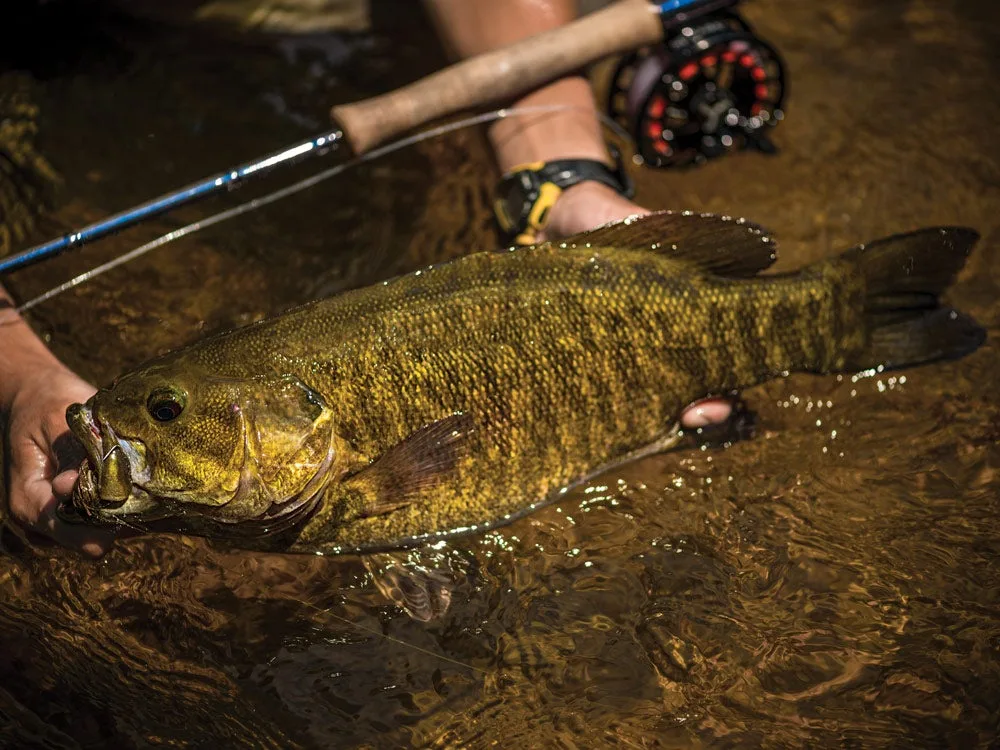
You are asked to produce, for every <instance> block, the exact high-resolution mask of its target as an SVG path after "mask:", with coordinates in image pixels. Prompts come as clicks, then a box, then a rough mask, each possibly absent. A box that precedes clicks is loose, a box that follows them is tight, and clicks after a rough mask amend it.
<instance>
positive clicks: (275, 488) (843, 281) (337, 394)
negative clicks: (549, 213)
mask: <svg viewBox="0 0 1000 750" xmlns="http://www.w3.org/2000/svg"><path fill="white" fill-rule="evenodd" d="M977 239H978V235H977V234H976V232H975V231H973V230H971V229H965V228H960V227H945V228H931V229H924V230H919V231H916V232H913V233H910V234H905V235H898V236H894V237H889V238H886V239H883V240H879V241H877V242H874V243H871V244H869V245H866V246H858V247H855V248H853V249H851V250H848V251H846V252H845V253H843V254H841V255H840V256H837V257H834V258H831V259H828V260H823V261H820V262H817V263H814V264H812V265H809V266H806V267H805V268H803V269H801V270H799V271H796V272H792V273H784V274H771V275H759V274H760V272H761V271H763V270H765V269H767V268H768V267H769V266H770V265H771V264H772V263H773V261H774V260H775V253H774V243H773V242H771V240H770V239H769V238H768V236H767V235H766V234H765V233H764V231H763V230H762V229H760V228H759V227H756V226H754V225H752V224H749V223H746V222H743V221H737V220H731V219H728V218H725V217H716V216H708V215H695V214H690V213H671V212H663V213H659V214H653V215H650V216H647V217H643V218H638V219H631V220H626V221H625V222H621V223H618V224H613V225H609V226H607V227H602V228H600V229H597V230H594V231H593V232H588V233H586V234H583V235H579V236H577V237H575V238H572V239H569V240H567V241H565V242H560V243H545V244H541V245H536V246H532V247H527V248H517V249H511V250H507V251H497V252H485V253H477V254H474V255H469V256H466V257H464V258H460V259H458V260H455V261H452V262H450V263H447V264H443V265H440V266H435V267H431V268H428V269H425V270H423V271H418V272H415V273H413V274H409V275H407V276H403V277H399V278H396V279H393V280H390V281H386V282H383V283H381V284H376V285H374V286H371V287H368V288H364V289H359V290H355V291H352V292H348V293H346V294H343V295H340V296H338V297H334V298H330V299H325V300H321V301H318V302H314V303H311V304H308V305H305V306H303V307H300V308H297V309H294V310H292V311H290V312H287V313H284V314H282V315H279V316H277V317H274V318H271V319H268V320H264V321H261V322H259V323H256V324H252V325H249V326H246V327H244V328H240V329H237V330H235V331H231V332H229V333H225V334H222V335H219V336H215V337H212V338H208V339H205V340H203V341H201V342H198V343H196V344H194V345H192V346H189V347H187V348H185V349H181V350H178V351H176V352H173V353H171V354H167V355H165V356H163V357H161V358H158V359H156V360H153V361H151V362H149V363H147V364H145V365H143V366H141V367H139V368H137V369H135V370H133V371H132V372H129V373H127V374H125V375H122V376H121V377H119V378H117V379H116V380H115V381H114V382H113V383H112V384H111V385H109V386H108V387H106V388H103V389H101V390H100V391H99V392H98V393H97V394H95V395H94V396H93V397H92V398H91V399H90V400H89V401H88V402H87V404H76V405H74V406H72V407H70V409H69V410H68V412H67V419H68V422H69V424H70V427H71V429H72V431H73V432H74V434H75V435H76V436H77V437H78V438H79V439H80V440H81V442H82V443H83V444H84V446H85V447H86V449H87V455H88V458H87V460H86V461H85V462H84V464H83V466H82V467H81V473H80V479H79V481H78V483H77V485H76V488H75V490H74V493H73V497H72V499H71V501H69V502H68V503H66V504H64V505H63V506H62V507H61V509H60V514H61V516H62V517H63V518H64V519H66V520H69V521H73V522H78V523H94V524H99V525H112V526H128V527H132V528H137V529H140V530H169V531H178V532H184V533H193V534H199V535H205V536H211V537H220V538H229V539H231V540H234V541H235V542H236V543H237V544H239V545H243V546H247V547H259V546H266V545H272V544H273V545H274V546H276V547H278V548H280V549H287V550H289V551H292V552H323V553H327V554H337V553H366V552H372V551H379V550H386V549H393V548H397V547H403V546H409V545H414V544H418V543H421V542H427V541H435V540H438V539H442V538H447V537H450V536H454V535H458V534H462V533H467V532H469V531H474V530H483V529H486V528H490V527H494V526H497V525H501V524H504V523H506V522H509V521H510V520H512V519H514V518H517V517H520V516H522V515H524V514H525V513H527V512H530V511H531V510H532V509H533V508H535V507H537V506H538V505H539V504H541V503H543V502H545V501H546V500H550V499H552V498H554V497H558V496H559V495H560V493H562V492H565V490H566V488H568V487H570V486H572V485H574V484H576V483H579V482H581V481H584V480H586V479H587V478H589V477H591V476H593V475H595V474H596V473H599V472H601V471H603V470H605V469H607V468H609V467H611V466H614V465H616V464H618V463H620V462H623V461H626V460H630V459H634V458H636V457H637V456H641V455H648V454H649V453H652V452H656V451H660V450H666V449H667V448H669V447H671V445H673V444H674V442H675V441H676V436H677V434H678V431H677V427H676V424H677V421H678V418H679V415H680V413H681V411H682V409H683V408H684V407H685V406H686V405H688V404H690V403H691V402H693V401H696V400H697V399H699V398H702V397H705V396H707V395H711V394H726V393H729V392H732V391H736V390H740V389H743V388H747V387H750V386H753V385H756V384H759V383H762V382H764V381H766V380H768V379H771V378H775V377H780V376H782V375H784V374H787V373H788V372H792V371H807V372H815V373H831V372H836V371H857V370H861V369H867V368H870V367H876V366H883V367H886V368H896V367H904V366H911V365H918V364H922V363H927V362H932V361H935V360H941V359H949V358H956V357H960V356H963V355H965V354H968V353H969V352H972V351H974V350H975V349H976V348H977V347H978V346H979V345H980V344H981V343H982V342H983V340H984V338H985V333H984V331H983V330H982V329H981V328H980V327H979V326H978V325H977V324H976V323H975V322H974V321H972V320H971V319H970V318H968V317H966V316H964V315H963V314H961V313H959V312H957V311H955V310H952V309H950V308H947V307H944V306H942V305H941V304H940V302H939V296H940V294H941V293H942V292H943V291H944V290H945V288H946V287H947V286H948V285H949V284H950V283H951V282H952V281H953V280H954V277H955V275H956V274H957V273H958V271H959V270H960V269H961V267H962V265H963V264H964V262H965V258H966V256H967V255H968V253H969V252H970V251H971V248H972V247H973V245H974V244H975V242H976V241H977Z"/></svg>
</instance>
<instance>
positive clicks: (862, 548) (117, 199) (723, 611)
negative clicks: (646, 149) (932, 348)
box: [0, 0, 1000, 748]
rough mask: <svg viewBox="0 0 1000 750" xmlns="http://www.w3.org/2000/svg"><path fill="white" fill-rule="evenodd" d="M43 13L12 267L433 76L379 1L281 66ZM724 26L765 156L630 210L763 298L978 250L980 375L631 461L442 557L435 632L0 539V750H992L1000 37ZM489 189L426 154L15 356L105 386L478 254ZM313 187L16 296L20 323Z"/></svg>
mask: <svg viewBox="0 0 1000 750" xmlns="http://www.w3.org/2000/svg"><path fill="white" fill-rule="evenodd" d="M70 5H74V6H75V8H76V10H71V9H67V6H70ZM42 7H43V9H46V8H47V10H45V12H44V13H43V14H42V15H41V16H40V17H38V18H36V19H35V22H34V23H33V24H29V25H28V26H27V27H25V28H19V31H18V34H19V36H18V42H19V43H18V44H17V45H15V51H16V53H17V54H14V55H9V56H10V57H13V58H14V62H15V63H16V64H17V65H18V66H19V67H20V68H22V69H26V70H28V71H29V72H31V73H32V75H34V76H35V77H36V78H37V80H38V81H39V86H40V92H39V97H40V104H41V106H42V111H43V113H44V115H43V128H42V133H41V137H40V142H39V144H40V147H41V149H42V150H43V152H44V153H46V155H47V156H48V157H49V158H50V160H51V161H52V162H53V163H54V164H55V165H56V167H57V168H58V169H59V171H60V172H61V173H62V174H63V175H64V176H65V178H66V185H65V188H64V191H63V198H62V203H61V205H60V208H59V209H58V210H57V211H56V212H55V213H54V214H53V216H52V217H50V219H49V220H48V221H47V223H46V225H45V226H44V227H42V229H40V231H39V233H38V235H37V237H36V239H45V238H46V237H47V235H50V234H53V233H54V232H56V231H59V230H64V229H69V228H73V227H75V226H77V225H80V224H83V223H86V222H88V221H92V220H95V219H98V218H101V217H102V216H104V215H106V214H107V213H109V212H111V211H114V210H118V209H121V208H123V207H126V206H129V205H132V204H134V203H136V202H138V201H140V200H144V199H146V198H149V197H152V196H154V195H157V194H159V193H161V192H163V191H166V190H168V189H171V188H174V187H177V186H178V185H181V184H184V183H186V182H189V181H192V180H194V179H196V178H200V177H203V176H205V175H207V174H209V173H212V172H214V171H218V170H221V169H224V168H226V167H228V166H231V165H232V164H236V163H239V162H241V161H244V160H246V159H248V158H250V157H252V156H254V155H260V154H264V153H267V152H269V151H271V150H274V149H275V148H277V147H279V146H280V145H282V144H286V143H293V142H295V141H297V140H299V139H301V138H303V137H305V136H307V135H309V134H311V133H312V132H314V131H318V130H320V129H321V128H322V127H323V125H324V123H325V120H324V118H325V116H326V115H325V113H326V109H327V107H328V106H329V105H330V104H333V103H337V102H344V101H351V100H355V99H359V98H362V97H365V96H369V95H372V94H375V93H380V92H382V91H386V90H389V89H391V88H393V87H395V86H398V85H400V84H403V83H406V82H408V81H411V80H414V79H416V78H418V77H420V76H421V75H424V74H426V73H429V72H431V71H433V70H435V69H437V68H438V67H440V66H441V65H443V64H444V62H445V58H444V55H443V53H442V52H441V50H440V49H439V46H438V43H437V41H436V39H435V37H434V36H433V34H432V32H431V30H430V28H429V26H428V25H427V23H426V21H425V20H424V19H423V18H422V17H421V16H420V14H419V12H418V11H417V10H415V4H414V3H410V2H408V1H405V0H398V1H397V2H377V3H375V6H374V16H373V23H372V30H371V31H370V32H368V33H364V34H356V35H345V36H339V37H310V38H276V39H261V38H250V37H239V36H230V35H219V34H216V33H214V32H211V33H210V32H209V31H207V30H206V29H204V28H201V27H197V26H186V25H182V26H178V27H173V26H169V25H164V24H162V23H161V24H154V23H151V22H149V21H140V20H134V19H127V18H124V17H121V16H117V15H115V14H114V13H111V12H104V11H99V10H97V9H96V8H95V7H91V6H89V5H87V4H79V3H77V4H70V3H62V4H60V3H54V4H47V5H45V6H42ZM743 12H744V15H745V16H746V17H747V18H748V19H749V20H750V21H751V22H752V23H753V24H754V25H755V27H756V28H757V29H758V31H759V32H760V33H761V34H762V35H763V36H764V37H765V38H767V39H768V40H769V41H770V42H771V43H772V44H774V45H775V46H776V47H777V48H778V49H779V50H780V51H781V53H782V54H783V55H784V57H785V60H786V64H787V66H788V68H789V73H790V77H791V86H790V92H791V93H790V98H789V101H788V103H787V118H786V120H785V122H783V123H782V124H781V126H780V127H779V128H777V129H776V131H775V141H776V143H777V145H778V147H779V149H780V150H779V153H778V154H777V155H774V156H765V155H762V154H757V153H747V154H740V155H736V156H732V157H727V158H725V159H721V160H718V161H716V162H713V163H711V164H708V165H706V166H704V167H701V168H698V169H696V170H689V171H684V172H668V171H654V170H649V169H645V168H642V169H639V168H636V169H635V170H633V172H634V176H635V178H636V181H637V184H638V200H639V201H640V202H642V203H643V204H645V205H647V206H650V207H662V208H678V209H679V208H687V209H695V210H700V211H715V212H722V213H729V214H738V215H744V216H747V217H748V218H751V219H752V220H754V221H757V222H759V223H761V224H763V225H765V226H766V227H768V228H769V229H770V230H771V231H772V232H773V233H774V235H775V236H776V237H777V239H778V241H779V253H780V259H779V265H778V268H779V269H788V268H794V267H796V266H798V265H800V264H802V263H804V262H807V261H809V260H812V259H815V258H819V257H822V256H824V255H828V254H830V253H833V252H835V251H837V250H839V249H842V248H845V247H847V246H849V245H851V244H854V243H856V242H860V241H866V240H871V239H874V238H876V237H879V236H882V235H887V234H891V233H894V232H898V231H905V230H909V229H913V228H916V227H918V226H923V225H929V224H964V225H970V226H973V227H976V228H977V229H978V230H979V231H980V232H981V233H982V236H983V239H982V241H981V242H980V245H979V247H978V248H977V250H976V251H975V253H974V254H973V256H972V257H971V258H970V261H969V264H968V266H967V269H966V271H965V272H963V274H962V276H961V277H960V279H959V282H958V283H957V284H956V286H955V287H954V288H953V290H952V291H951V293H950V298H951V300H953V301H954V302H956V303H957V304H958V305H959V306H960V307H962V308H963V309H964V310H966V311H968V312H970V313H971V314H973V315H974V316H975V317H977V318H978V319H979V320H980V322H981V323H982V324H983V325H984V326H985V327H986V328H987V329H988V330H989V335H990V338H989V340H988V341H987V343H986V344H985V345H984V347H983V348H982V349H981V350H979V351H978V352H976V353H975V354H974V355H972V356H970V357H968V358H966V359H964V360H962V361H958V362H951V363H946V364H935V365H932V366H927V367H922V368H917V369H913V370H909V371H906V372H900V373H893V374H892V375H891V376H890V375H888V374H869V375H862V376H851V375H845V376H841V377H837V376H831V377H813V376H804V375H803V376H793V377H790V378H787V379H785V380H782V381H778V382H773V383H770V384H767V385H765V386H762V387H760V388H756V389H753V390H751V391H749V392H747V393H746V394H745V398H746V400H747V401H748V402H749V404H750V406H751V408H752V409H753V410H754V411H755V412H756V413H757V420H758V421H757V426H758V429H757V435H756V437H755V438H754V439H752V440H747V441H742V442H738V443H735V444H733V445H732V446H730V447H728V448H721V447H718V448H717V447H712V448H706V449H704V450H702V449H698V448H692V449H688V450H683V451H677V452H674V453H671V454H667V455H663V456H658V457H654V458H650V459H647V460H644V461H641V462H639V463H637V464H634V465H631V466H628V467H626V468H624V469H621V470H618V471H615V472H613V473H612V474H609V475H606V476H603V477H600V478H599V479H598V480H596V481H594V482H593V483H591V484H590V485H588V486H586V487H583V488H580V489H579V490H577V491H574V492H573V493H571V494H570V495H568V496H567V497H566V498H565V500H564V501H563V502H561V503H560V504H558V505H556V506H552V507H549V508H546V509H544V510H542V511H540V512H538V513H536V514H534V515H532V516H530V517H528V518H526V519H523V520H522V521H519V522H517V523H516V524H514V525H512V526H510V527H508V528H505V529H502V530H499V531H497V532H495V533H492V534H490V535H488V536H485V537H473V538H469V539H465V540H462V542H461V543H458V542H456V543H455V544H454V545H453V546H455V547H457V548H460V550H461V551H462V552H463V553H465V554H466V555H467V556H468V558H469V559H470V560H472V561H474V564H473V565H472V574H471V575H470V577H469V579H468V580H467V581H466V582H465V583H463V584H462V585H461V586H460V587H459V588H458V589H457V590H456V591H455V592H454V594H453V599H452V606H451V608H450V610H449V612H448V613H447V615H446V616H445V617H444V618H443V619H441V620H438V621H434V622H431V623H427V624H424V623H419V622H415V621H413V620H411V619H410V618H409V617H408V616H407V615H405V614H404V613H402V612H401V611H400V610H398V609H396V608H395V607H393V606H391V605H389V604H388V603H387V602H386V600H385V599H383V598H382V596H381V594H379V592H378V591H377V590H375V589H374V587H373V586H372V584H371V581H370V579H369V577H368V574H367V573H366V570H365V568H364V566H363V565H362V564H361V563H360V562H359V561H358V560H356V559H353V558H344V559H320V558H312V557H296V556H283V555H262V554H256V553H246V552H239V551H232V550H225V549H220V548H216V547H213V546H212V545H211V544H209V543H207V542H205V541H204V540H196V539H189V538H182V537H176V536H151V537H144V538H135V539H130V540H128V541H125V542H122V543H120V544H118V545H117V546H116V548H115V549H114V550H113V551H112V552H111V553H110V554H109V555H107V556H106V557H105V558H103V559H102V560H100V561H98V562H91V561H85V560H82V559H80V558H79V557H77V556H76V555H75V554H73V553H71V552H68V551H64V550H59V549H55V548H52V547H47V546H32V547H25V546H24V545H23V544H21V543H20V542H19V541H18V540H17V539H16V538H14V537H12V536H10V535H5V537H4V542H5V545H4V552H3V554H2V555H0V639H2V643H3V648H2V650H0V719H2V720H4V724H3V725H2V728H0V742H3V743H4V744H5V745H6V746H8V747H17V748H20V747H31V746H39V747H59V748H63V747H66V748H100V747H116V748H118V747H121V748H127V747H158V746H171V747H215V748H218V747H236V746H245V747H282V748H285V747H302V748H326V747H373V748H376V747H377V748H381V747H399V746H421V747H471V748H479V747H558V748H590V747H611V746H614V747H702V746H710V747H721V748H727V747H734V748H743V747H769V748H791V747H865V748H868V747H893V748H897V747H921V748H923V747H956V748H970V747H988V746H992V745H993V743H995V741H996V740H995V738H996V734H997V727H998V722H1000V690H998V689H997V687H996V686H997V683H998V681H1000V651H998V649H1000V601H998V600H1000V520H998V509H1000V475H998V470H1000V448H998V440H1000V395H998V392H997V387H996V385H997V377H996V373H997V371H998V370H1000V355H998V348H997V344H996V336H997V334H998V323H1000V302H998V292H1000V146H998V140H997V137H996V123H997V122H998V121H1000V96H997V95H996V94H997V83H996V81H997V77H998V75H1000V56H998V54H997V51H996V50H997V49H1000V10H998V6H996V4H994V3H991V2H988V1H987V0H966V2H958V0H884V1H883V2H879V3H872V2H868V0H836V1H833V0H831V2H826V3H802V2H798V1H797V0H757V1H756V2H752V3H746V4H745V7H744V8H743ZM69 32H72V33H71V34H70V33H69ZM67 38H71V39H72V40H73V41H71V42H66V41H65V40H66V39H67ZM57 40H61V41H57ZM490 159H491V157H490V152H489V150H488V148H487V145H486V142H485V140H484V138H483V134H482V133H481V132H479V131H475V130H466V131H462V132H460V133H457V134H454V135H451V136H447V137H445V138H443V139H438V140H434V141H429V142H426V143H423V144H420V145H418V146H416V147H413V148H411V149H408V150H406V151H403V152H401V153H399V154H397V155H394V156H391V157H388V158H386V159H384V160H382V161H379V162H374V163H372V164H369V165H365V166H363V167H361V168H358V169H356V170H353V171H352V172H349V173H347V174H345V175H343V176H341V177H338V178H336V179H333V180H330V181H328V182H325V183H323V184H322V185H320V186H317V187H315V188H313V189H311V190H309V191H307V192H305V193H303V194H300V195H299V196H297V197H295V198H293V199H290V200H288V201H284V202H282V203H278V204H275V205H273V206H271V207H268V208H266V209H263V210H261V211H258V212H255V213H253V214H251V215H249V216H247V217H243V218H241V219H237V220H235V221H233V222H231V223H229V224H223V225H221V226H218V227H215V228H213V229H210V230H206V231H204V232H201V233H198V234H196V235H194V236H193V237H190V238H188V239H185V240H182V241H179V242H176V243H173V244H171V245H168V246H167V247H165V248H162V249H160V250H157V251H155V252H153V253H151V254H150V255H148V256H146V257H144V258H143V259H141V260H138V261H136V262H134V263H132V264H130V265H128V266H125V267H123V268H120V269H118V270H116V271H114V272H111V273H108V274H106V275H104V276H102V277H100V278H98V279H97V280H95V281H93V282H91V283H89V284H86V285H83V286H81V287H79V288H78V289H76V290H74V291H72V292H69V293H67V294H65V295H63V296H61V297H58V298H56V299H55V300H53V301H51V302H49V303H46V304H45V305H43V306H40V307H39V308H37V309H36V310H35V311H34V312H33V314H32V318H31V319H32V322H33V324H34V325H35V326H36V327H37V329H38V330H39V331H41V332H43V333H44V334H45V335H46V336H47V337H48V339H49V341H50V343H51V345H52V347H53V349H54V350H55V351H56V353H57V354H58V355H59V356H60V357H62V358H63V359H64V360H65V361H66V362H67V363H68V364H69V365H71V366H72V367H73V368H75V369H76V370H77V371H79V372H80V373H81V374H83V375H84V376H85V377H87V378H88V379H90V380H91V381H92V382H95V383H102V382H105V381H107V380H109V379H110V378H112V377H114V375H115V374H117V373H118V372H120V371H122V370H124V369H125V368H127V367H130V366H132V365H135V364H137V363H138V362H140V361H142V360H143V359H145V358H147V357H149V356H152V355H154V354H157V353H160V352H163V351H166V350H168V349H171V348H174V347H176V346H179V345H181V344H183V343H186V342H188V341H192V340H194V339H197V338H199V337H201V336H203V335H205V334H206V333H209V332H212V331H216V330H219V329H222V328H227V327H231V326H233V325H238V324H242V323H245V322H247V321H250V320H254V319H258V318H260V317H263V316H265V315H268V314H272V313H275V312H278V311H280V310H283V309H285V308H287V307H289V306H291V305H293V304H296V303H298V302H301V301H303V300H305V299H309V298H312V297H315V296H319V295H324V294H331V293H334V292H336V291H338V290H341V289H345V288H349V287H352V286H356V285H359V284H363V283H367V282H371V281H375V280H378V279H382V278H385V277H388V276H391V275H394V274H396V273H399V272H402V271H406V270H410V269H413V268H417V267H419V266H421V265H424V264H426V263H430V262H437V261H440V260H443V259H446V258H449V257H455V256H457V255H461V254H464V253H467V252H470V251H472V250H475V249H484V248H489V247H490V246H492V245H493V244H495V243H496V241H497V240H496V236H495V234H494V233H493V228H492V223H491V217H490V214H489V208H488V206H489V196H490V190H491V187H492V185H493V184H494V181H495V179H496V177H497V174H496V170H495V168H494V166H493V165H492V162H491V160H490ZM320 166H321V165H320V164H317V163H313V164H310V165H305V166H303V167H301V168H297V169H295V170H292V172H293V173H294V174H285V175H282V176H280V177H275V178H267V179H265V180H263V181H262V182H261V184H259V185H252V186H247V187H245V188H243V189H241V190H239V191H236V192H235V193H233V194H232V195H228V196H222V197H219V198H216V199H212V200H210V201H208V203H207V204H202V205H199V206H198V207H195V208H189V209H184V210H181V211H178V212H176V213H175V214H172V215H171V216H169V217H167V218H164V219H162V220H158V221H155V222H150V223H148V224H145V225H143V226H142V227H138V228H135V229H132V230H129V231H126V232H123V233H122V234H120V235H118V236H116V237H113V238H110V239H108V240H105V241H102V242H100V243H97V244H95V245H94V246H92V247H88V248H85V249H84V250H82V251H80V252H78V253H75V254H72V255H71V256H68V257H64V258H60V259H58V260H55V261H52V262H50V263H47V264H45V265H44V266H42V267H38V268H34V269H31V270H28V271H24V272H21V273H18V274H16V275H14V276H13V277H12V278H11V279H10V280H9V283H10V287H11V288H12V290H13V291H14V292H15V293H16V294H17V295H18V296H19V298H21V299H27V298H28V297H30V296H32V295H34V294H36V293H38V292H40V291H42V290H44V289H46V288H47V287H49V286H50V285H52V284H53V283H55V282H58V281H61V280H63V279H65V278H68V277H69V276H71V275H73V274H74V273H77V272H80V271H82V270H84V269H86V268H88V267H90V266H92V265H94V264H96V263H97V262H100V261H102V260H106V259H107V258H110V257H112V256H113V255H115V254H116V253H120V252H122V251H124V250H127V249H130V248H132V247H134V246H136V245H138V244H140V243H141V242H143V241H146V240H148V239H151V238H153V237H155V236H157V235H158V234H160V233H162V232H164V231H168V230H169V229H172V228H176V227H177V226H180V225H181V224H183V223H186V222H187V221H189V220H192V219H194V218H197V217H200V216H204V215H207V214H208V213H209V212H211V211H214V210H218V209H219V208H221V207H224V206H228V205H233V204H234V203H235V202H237V201H238V200H241V199H244V198H247V197H250V196H252V195H256V194H259V193H260V192H262V191H264V190H265V189H267V188H271V187H274V186H276V185H279V184H283V183H284V182H287V181H289V180H290V179H291V178H292V177H293V176H295V175H301V174H307V173H310V172H312V171H316V170H317V169H319V168H320ZM990 373H993V375H990ZM991 383H992V384H993V385H990V384H991Z"/></svg>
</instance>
